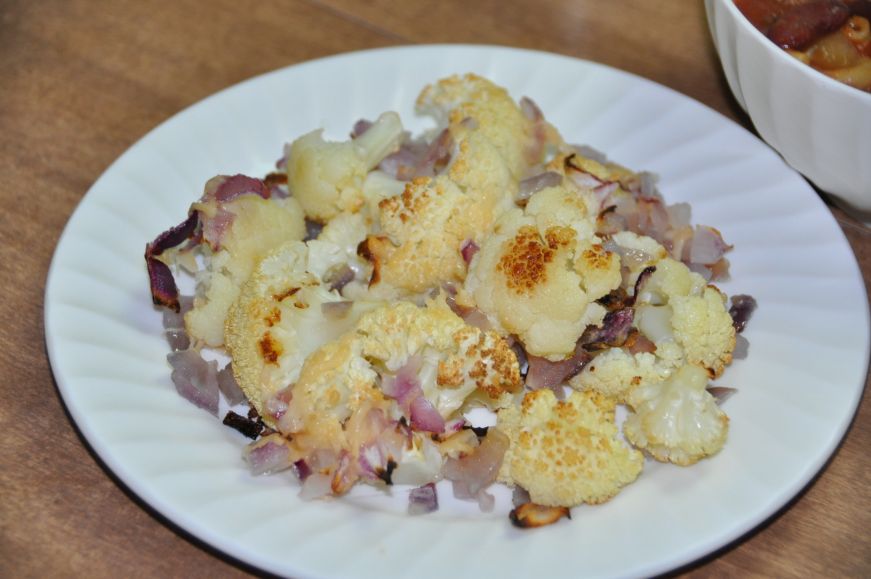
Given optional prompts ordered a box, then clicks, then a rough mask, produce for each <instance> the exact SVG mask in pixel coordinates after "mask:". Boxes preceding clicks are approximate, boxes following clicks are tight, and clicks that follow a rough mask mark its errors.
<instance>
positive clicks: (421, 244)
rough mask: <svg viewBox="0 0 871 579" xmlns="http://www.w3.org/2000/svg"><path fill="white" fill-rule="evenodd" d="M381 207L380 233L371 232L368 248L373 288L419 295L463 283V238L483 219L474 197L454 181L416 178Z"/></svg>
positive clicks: (376, 290) (472, 231)
mask: <svg viewBox="0 0 871 579" xmlns="http://www.w3.org/2000/svg"><path fill="white" fill-rule="evenodd" d="M379 210H380V214H381V233H379V234H378V235H372V236H370V237H369V239H368V240H367V242H366V247H365V252H366V254H367V257H368V258H369V259H370V260H371V261H372V264H373V266H374V275H373V277H372V283H371V288H372V290H373V291H375V292H377V293H379V295H383V294H387V295H390V291H391V290H393V289H397V290H399V293H402V294H406V295H407V294H420V293H423V292H426V291H427V290H428V289H430V288H433V287H438V286H439V285H440V284H441V283H443V282H462V280H463V278H465V275H466V262H465V261H464V260H463V256H462V253H461V250H462V245H463V242H464V241H466V240H467V239H470V238H472V237H473V236H474V235H475V233H476V232H477V231H480V230H481V226H482V224H481V223H480V222H478V221H477V220H476V217H477V216H476V212H475V204H474V202H473V201H472V200H471V199H470V198H469V197H467V196H466V195H464V194H463V192H462V191H460V189H459V188H458V187H457V186H456V185H454V183H453V182H452V181H450V180H449V179H446V178H444V177H437V178H435V179H429V178H426V177H421V178H418V179H415V180H414V181H412V182H411V183H409V184H408V185H407V186H406V188H405V191H404V192H403V193H402V195H399V196H396V197H390V198H387V199H384V200H383V201H381V203H380V204H379ZM483 225H484V226H489V224H488V223H484V224H483Z"/></svg>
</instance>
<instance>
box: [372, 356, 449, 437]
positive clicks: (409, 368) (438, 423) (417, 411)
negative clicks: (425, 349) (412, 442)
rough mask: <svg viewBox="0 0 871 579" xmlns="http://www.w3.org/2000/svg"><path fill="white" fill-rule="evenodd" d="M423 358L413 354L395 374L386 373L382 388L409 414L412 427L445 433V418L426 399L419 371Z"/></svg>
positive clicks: (382, 380) (382, 379)
mask: <svg viewBox="0 0 871 579" xmlns="http://www.w3.org/2000/svg"><path fill="white" fill-rule="evenodd" d="M422 363H423V359H422V358H421V357H420V356H412V357H411V358H409V360H408V362H406V363H405V365H404V366H402V367H401V368H400V369H399V370H397V372H396V375H395V376H389V375H385V376H382V378H381V390H382V392H384V394H386V395H387V396H389V397H391V398H393V399H395V400H396V402H397V403H398V404H399V406H400V408H402V411H403V412H404V413H405V415H406V416H408V418H409V421H410V422H411V426H412V428H414V429H415V430H423V431H426V432H434V433H443V432H444V431H445V420H444V418H442V415H441V414H439V412H438V410H436V408H435V407H434V406H433V405H432V403H431V402H430V401H429V400H427V399H426V397H425V396H424V394H423V389H421V387H420V380H419V379H418V376H417V373H418V371H419V370H420V367H421V364H422Z"/></svg>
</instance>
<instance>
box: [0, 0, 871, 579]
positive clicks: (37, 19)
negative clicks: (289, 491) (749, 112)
mask: <svg viewBox="0 0 871 579" xmlns="http://www.w3.org/2000/svg"><path fill="white" fill-rule="evenodd" d="M433 42H474V43H489V44H504V45H513V46H519V47H527V48H535V49H542V50H547V51H552V52H557V53H562V54H567V55H571V56H576V57H581V58H585V59H590V60H594V61H598V62H601V63H604V64H606V65H610V66H614V67H617V68H621V69H624V70H627V71H630V72H633V73H636V74H640V75H642V76H645V77H647V78H650V79H652V80H654V81H656V82H659V83H661V84H664V85H666V86H669V87H671V88H674V89H676V90H678V91H680V92H682V93H685V94H687V95H689V96H690V97H693V98H695V99H697V100H699V101H701V102H703V103H705V104H707V105H708V106H710V107H713V108H714V109H716V110H718V111H720V112H721V113H723V114H725V115H727V116H728V117H730V118H732V119H734V120H736V121H737V122H738V123H740V124H742V125H743V126H745V127H748V128H750V127H751V125H750V124H749V122H748V120H747V118H746V117H745V116H744V115H743V114H742V113H741V112H740V110H739V109H738V107H737V105H736V104H735V102H734V101H733V100H732V98H731V96H730V94H729V91H728V89H727V87H726V85H725V81H724V79H723V76H722V75H721V73H720V70H719V66H718V62H717V58H716V54H715V53H714V49H713V47H712V44H711V42H710V40H709V38H708V33H707V25H706V22H705V16H704V11H703V8H702V3H701V2H690V1H687V0H667V1H666V0H662V1H658V2H649V1H647V0H622V1H615V2H596V1H594V0H544V1H542V2H533V1H532V0H500V1H498V2H497V1H494V0H485V1H481V2H469V1H467V0H442V1H439V2H414V1H410V2H400V1H392V0H370V1H369V2H365V3H363V2H354V1H352V0H309V1H305V0H286V1H282V2H269V1H266V0H214V1H210V2H203V1H200V0H175V1H172V2H170V1H166V2H158V1H156V0H137V1H127V0H124V1H121V0H115V1H113V2H96V1H87V0H5V1H4V2H3V3H0V168H2V174H3V183H4V185H3V186H2V187H0V195H2V207H3V211H2V213H0V268H2V269H0V271H2V278H3V282H2V283H3V287H4V288H5V289H4V290H3V293H4V295H5V296H6V297H5V298H4V299H3V300H2V302H0V312H2V318H0V319H2V320H3V324H2V326H0V340H2V341H0V360H2V386H0V392H2V404H0V425H2V432H3V444H2V447H0V448H2V450H0V576H4V577H20V576H32V577H63V576H89V577H110V576H141V577H162V576H175V577H215V576H244V575H247V574H249V573H252V572H254V571H252V570H251V569H247V568H245V567H243V566H240V565H238V564H236V563H234V562H232V561H230V560H228V559H227V558H226V557H224V556H222V555H221V554H218V553H216V552H214V551H212V550H211V549H210V548H208V547H206V546H203V545H202V544H201V543H200V542H198V541H197V540H195V539H192V538H190V537H188V536H186V535H185V534H184V533H183V532H180V531H179V530H178V529H175V528H174V527H173V526H172V525H170V524H168V523H167V522H166V521H165V520H163V519H161V517H160V516H158V515H156V514H155V513H154V512H152V511H151V510H150V509H149V508H148V507H147V506H145V505H143V504H142V503H141V501H139V500H138V499H137V498H136V497H134V496H131V495H129V494H127V493H125V491H124V490H122V489H121V488H120V487H119V486H118V485H117V484H116V482H115V481H114V480H113V477H112V475H111V473H109V472H107V471H106V470H104V469H103V468H101V466H100V465H99V463H98V462H97V461H96V460H95V458H94V456H93V455H92V454H91V453H90V452H89V451H88V450H87V448H86V447H85V445H84V444H83V442H82V439H81V438H80V437H79V436H78V435H77V433H76V431H75V430H74V429H73V427H72V425H71V423H70V420H69V418H68V416H67V414H66V413H65V411H64V408H63V406H62V404H61V402H60V399H59V397H58V393H57V390H56V388H55V385H54V382H53V380H52V374H51V371H50V369H49V365H48V361H47V359H46V354H45V348H44V341H43V323H42V320H43V291H44V283H45V277H46V272H47V269H48V265H49V260H50V258H51V255H52V252H53V250H54V247H55V244H56V243H57V240H58V237H59V235H60V233H61V230H62V228H63V226H64V224H65V223H66V221H67V219H68V218H69V216H70V213H71V212H72V211H73V209H74V208H75V207H76V204H77V203H78V202H79V200H80V199H81V198H82V196H83V195H84V194H85V192H86V191H87V190H88V188H89V187H90V186H91V184H92V183H93V182H94V180H95V179H97V177H98V176H99V175H100V174H101V173H102V172H103V171H104V170H105V168H106V167H107V166H108V165H109V164H110V163H111V162H112V161H113V160H114V159H115V158H116V157H117V156H118V155H120V154H121V153H122V152H124V150H125V149H127V148H128V147H129V146H130V145H131V144H133V143H134V142H135V141H136V140H137V139H139V138H140V137H141V136H142V135H143V134H144V133H145V132H146V131H148V130H149V129H151V128H152V127H154V126H155V125H157V124H159V123H160V122H162V121H163V120H165V119H166V118H168V117H169V116H171V115H172V114H174V113H176V112H177V111H179V110H180V109H182V108H184V107H186V106H188V105H190V104H192V103H195V102H197V101H198V100H200V99H202V98H203V97H205V96H207V95H209V94H211V93H213V92H214V91H216V90H218V89H221V88H223V87H226V86H228V85H231V84H233V83H236V82H238V81H241V80H243V79H246V78H248V77H251V76H253V75H256V74H259V73H262V72H266V71H269V70H272V69H275V68H279V67H283V66H286V65H290V64H293V63H297V62H301V61H305V60H308V59H311V58H316V57H320V56H325V55H330V54H335V53H339V52H345V51H351V50H358V49H364V48H372V47H379V46H390V45H398V44H408V43H433ZM376 82H377V81H376ZM833 212H834V214H835V217H836V218H837V220H838V222H839V223H840V225H841V227H842V228H843V230H844V233H845V234H846V235H847V237H848V239H849V241H850V244H851V245H852V247H853V250H854V251H855V253H856V255H857V256H858V258H859V262H860V264H861V267H862V272H863V275H864V279H865V283H866V286H868V285H869V280H871V231H869V230H868V229H865V228H863V227H862V226H861V225H859V224H858V223H857V222H855V221H853V220H851V219H850V218H848V217H846V216H845V215H843V214H842V213H841V212H840V211H838V210H835V209H833ZM869 448H871V403H869V401H868V399H867V397H866V399H865V400H864V402H863V404H862V406H861V407H860V409H859V413H858V416H857V418H856V420H855V422H854V424H853V425H852V428H851V430H850V432H849V433H848V435H847V437H846V440H845V441H844V443H843V444H842V445H841V447H840V449H839V450H838V452H837V454H836V455H835V457H834V458H833V459H832V461H831V462H830V463H829V464H828V466H827V467H826V468H825V470H824V471H823V472H822V474H821V475H820V476H819V477H818V478H817V479H816V480H815V482H814V483H813V484H812V485H811V486H810V487H809V488H808V489H807V490H806V491H805V492H803V493H802V494H801V495H800V496H799V497H798V498H797V499H796V500H795V501H793V502H792V503H791V504H790V505H789V506H788V507H787V508H785V509H784V510H783V511H782V512H781V513H779V514H778V515H777V516H775V517H774V518H773V519H772V520H770V521H769V522H767V523H765V524H764V525H763V526H762V527H761V528H760V529H758V530H756V531H754V532H752V533H751V534H750V535H749V536H747V537H744V538H743V539H741V540H740V541H738V542H737V543H736V544H734V545H731V546H729V547H727V548H726V549H724V550H722V551H721V552H719V553H717V554H715V555H713V556H711V557H709V558H707V559H706V560H704V561H701V562H699V563H697V564H695V565H693V566H691V567H689V568H687V569H684V570H683V572H685V573H686V574H688V575H699V576H702V575H719V574H726V573H728V574H731V575H741V576H744V575H749V574H756V575H760V576H779V577H785V576H863V575H864V576H869V575H871V490H869V488H871V484H869V481H871V453H869V452H868V449H869Z"/></svg>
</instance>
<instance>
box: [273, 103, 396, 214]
mask: <svg viewBox="0 0 871 579" xmlns="http://www.w3.org/2000/svg"><path fill="white" fill-rule="evenodd" d="M402 131H403V129H402V123H401V121H400V120H399V116H398V115H397V114H396V113H384V114H383V115H381V116H380V117H379V118H378V120H377V121H375V123H373V124H372V126H371V127H369V129H368V130H367V131H366V132H364V133H363V134H362V135H360V136H359V137H357V138H355V139H351V140H349V141H341V142H331V141H324V139H323V137H322V132H323V131H321V130H317V131H313V132H311V133H308V134H306V135H303V136H302V137H300V138H299V139H297V140H296V141H294V142H293V143H292V144H291V145H290V147H289V149H288V154H287V183H288V187H289V188H290V191H291V192H292V193H293V196H294V197H295V198H296V199H298V200H299V202H300V204H301V205H302V208H303V209H304V210H305V213H306V215H308V216H309V217H311V218H312V219H315V220H318V221H327V220H329V219H332V218H333V217H334V216H336V215H337V214H338V213H341V212H343V211H350V212H355V211H359V210H360V208H361V207H363V206H364V203H365V201H366V198H365V196H364V193H363V189H364V183H365V181H366V177H367V174H368V173H369V172H370V171H371V170H372V169H374V168H375V167H376V166H378V163H380V162H381V161H382V160H383V159H384V158H385V157H387V156H388V155H390V154H391V153H393V152H395V151H396V150H397V149H398V148H399V143H400V141H401V139H402Z"/></svg>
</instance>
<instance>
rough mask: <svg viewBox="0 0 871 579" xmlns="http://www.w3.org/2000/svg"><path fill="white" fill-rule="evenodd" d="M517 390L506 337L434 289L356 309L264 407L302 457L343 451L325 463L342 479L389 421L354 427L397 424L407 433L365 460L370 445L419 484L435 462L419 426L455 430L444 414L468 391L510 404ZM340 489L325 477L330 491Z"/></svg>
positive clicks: (355, 470)
mask: <svg viewBox="0 0 871 579" xmlns="http://www.w3.org/2000/svg"><path fill="white" fill-rule="evenodd" d="M520 389H521V381H520V370H519V366H518V363H517V358H516V357H515V355H514V353H513V352H512V351H511V350H510V348H509V347H508V345H507V343H506V342H505V341H504V340H503V339H502V338H501V337H499V336H498V335H497V334H496V333H495V332H482V331H481V330H479V329H477V328H474V327H471V326H468V325H466V324H465V323H464V322H463V321H462V320H461V319H460V318H459V317H457V316H456V314H454V313H453V312H452V311H451V310H450V309H449V308H448V307H447V305H446V304H445V302H444V299H443V298H440V299H434V300H431V301H430V302H429V303H428V304H427V306H426V307H423V308H421V307H418V306H416V305H414V304H412V303H409V302H396V303H394V304H390V305H385V306H382V307H380V308H378V309H375V310H373V311H371V312H369V313H367V314H365V315H363V316H362V317H361V318H360V320H359V321H358V322H357V324H356V325H355V326H354V327H353V328H352V329H351V330H349V331H348V332H346V333H345V334H343V335H342V336H340V337H339V338H338V339H336V340H333V341H330V342H328V343H326V344H324V345H323V346H322V347H321V348H319V349H318V350H316V351H315V352H313V353H312V354H311V355H310V356H309V357H308V358H307V359H306V360H305V362H304V364H303V365H302V369H301V370H300V373H299V378H298V379H297V380H296V382H295V383H294V384H293V385H292V386H291V387H290V388H288V389H287V390H286V391H281V392H276V393H275V395H274V398H273V400H272V401H270V402H269V403H267V407H270V408H278V409H279V411H278V412H276V413H275V414H274V415H273V416H274V418H275V420H276V425H277V427H278V428H279V430H280V431H281V432H282V433H283V434H285V435H286V436H288V437H290V438H291V440H292V445H293V447H294V448H295V449H296V451H297V453H298V454H299V456H300V457H301V458H306V459H307V458H308V457H310V456H313V455H315V454H317V453H319V452H321V451H329V452H332V453H334V455H335V456H338V457H341V456H342V455H344V454H347V455H348V456H350V457H351V459H352V460H351V463H350V464H351V465H352V466H350V467H348V468H346V469H344V470H342V469H341V464H340V463H341V461H339V463H337V464H336V465H334V466H335V469H334V470H332V471H331V476H340V477H344V479H348V478H350V479H353V480H356V478H355V477H356V476H359V475H361V474H362V473H361V471H360V465H359V462H360V456H361V454H363V453H365V452H366V446H367V445H369V444H379V441H380V436H381V433H383V432H384V431H385V430H387V429H388V427H387V426H383V427H381V428H380V429H378V432H377V433H376V434H375V435H374V437H372V436H368V435H367V436H361V435H360V434H359V430H360V428H362V426H360V422H361V421H362V422H364V423H369V422H372V421H378V422H380V423H383V424H389V425H393V426H391V427H390V428H392V429H393V430H392V431H391V432H396V431H397V429H398V431H402V432H406V433H407V435H408V436H409V437H411V438H409V440H410V442H409V443H408V444H400V445H399V446H395V445H394V446H392V447H391V448H390V449H386V450H385V449H382V451H380V452H378V453H375V454H373V455H372V456H369V457H368V458H367V461H369V460H371V461H375V455H376V454H377V456H378V457H380V459H379V460H380V462H379V465H380V467H381V468H388V466H387V464H388V462H389V461H392V462H393V463H394V466H397V465H398V468H397V470H398V471H399V476H400V479H399V480H401V481H403V480H404V481H407V482H411V481H414V482H415V483H416V484H424V483H425V482H430V481H432V480H435V478H436V477H437V476H438V473H439V469H440V468H441V464H442V458H441V454H440V451H439V447H438V446H437V445H434V443H433V441H432V440H431V439H430V438H429V436H428V435H425V434H424V433H430V434H439V435H442V436H445V437H450V436H451V435H453V434H455V432H456V431H448V430H447V426H446V425H447V421H448V420H450V419H455V418H457V417H458V411H460V410H461V408H463V407H464V406H465V404H466V402H467V400H468V399H470V398H472V401H471V403H472V404H483V405H486V406H490V407H491V408H494V409H495V408H500V407H504V406H507V405H509V404H511V402H512V398H513V396H514V395H515V394H516V393H517V392H519V391H520ZM473 394H477V396H474V397H472V395H473ZM372 412H374V413H376V415H375V416H370V417H368V418H367V417H366V416H365V415H368V414H369V413H372ZM361 414H363V415H364V416H361ZM370 434H371V433H370ZM392 436H393V435H392V434H391V435H390V437H388V438H390V440H391V441H392V440H393V439H392V438H391V437H392ZM376 439H378V440H376ZM394 442H395V441H394ZM390 444H393V442H391V443H390ZM388 459H389V461H388ZM364 470H365V469H364ZM344 488H345V486H344V483H342V484H339V485H338V486H336V485H334V487H333V491H334V493H336V494H340V492H342V491H341V489H344Z"/></svg>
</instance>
